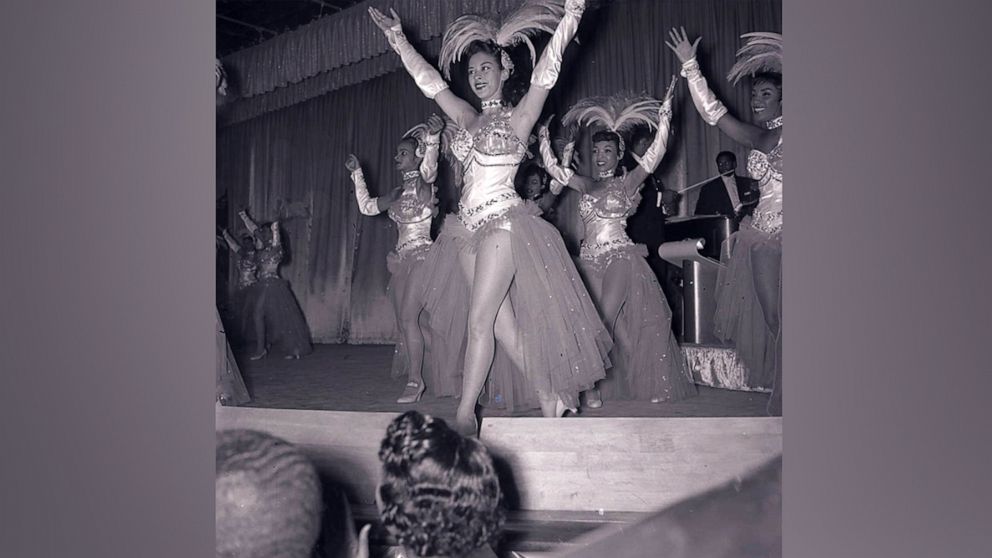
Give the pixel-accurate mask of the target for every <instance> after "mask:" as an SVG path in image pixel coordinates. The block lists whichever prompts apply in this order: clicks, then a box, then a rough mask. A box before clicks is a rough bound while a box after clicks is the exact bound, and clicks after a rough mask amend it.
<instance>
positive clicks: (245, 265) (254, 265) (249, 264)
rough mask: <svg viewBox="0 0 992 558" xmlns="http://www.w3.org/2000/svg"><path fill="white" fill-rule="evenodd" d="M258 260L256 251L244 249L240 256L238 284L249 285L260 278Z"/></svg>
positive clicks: (241, 285)
mask: <svg viewBox="0 0 992 558" xmlns="http://www.w3.org/2000/svg"><path fill="white" fill-rule="evenodd" d="M257 274H258V262H257V261H256V260H255V252H254V251H243V252H242V253H241V257H239V258H238V286H239V287H249V286H251V285H254V284H255V281H256V280H257V279H258V277H257V276H256V275H257Z"/></svg>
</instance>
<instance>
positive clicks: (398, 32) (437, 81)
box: [369, 7, 478, 128]
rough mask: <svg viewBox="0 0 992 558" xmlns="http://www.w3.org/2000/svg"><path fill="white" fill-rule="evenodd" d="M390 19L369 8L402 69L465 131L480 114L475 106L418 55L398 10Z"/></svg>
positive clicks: (393, 11)
mask: <svg viewBox="0 0 992 558" xmlns="http://www.w3.org/2000/svg"><path fill="white" fill-rule="evenodd" d="M389 13H390V14H391V15H390V16H387V15H386V14H384V13H382V12H380V11H379V10H377V9H376V8H372V7H370V8H369V15H370V16H371V17H372V21H373V22H375V24H376V25H377V26H379V29H382V32H383V33H384V34H385V35H386V40H387V41H389V46H390V47H392V49H393V50H394V51H395V52H396V54H398V55H400V60H402V61H403V67H404V68H406V71H407V73H408V74H410V76H411V77H412V78H413V80H414V81H415V82H416V83H417V87H419V88H420V90H421V91H422V92H423V93H424V95H425V96H426V97H427V98H428V99H431V100H433V101H434V102H436V103H437V105H438V106H439V107H441V110H442V111H444V113H445V114H447V115H448V118H450V119H452V120H454V121H455V123H457V124H458V125H459V126H461V127H463V128H466V127H468V126H469V125H470V124H471V123H472V122H474V120H475V118H476V116H477V115H478V113H476V112H475V109H474V108H472V105H470V104H468V103H467V102H465V101H464V100H462V99H459V98H458V97H457V96H456V95H455V94H454V93H452V92H451V89H450V88H449V87H448V83H447V82H445V81H444V78H443V77H441V73H440V72H438V71H437V68H435V67H434V66H432V65H431V64H430V63H429V62H427V60H424V57H423V56H421V55H420V53H419V52H417V49H415V48H413V45H411V44H410V41H408V40H407V38H406V35H404V34H403V26H402V24H401V23H400V16H399V15H398V14H397V13H396V11H395V10H393V9H392V8H390V10H389Z"/></svg>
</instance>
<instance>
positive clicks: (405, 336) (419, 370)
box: [345, 115, 454, 403]
mask: <svg viewBox="0 0 992 558" xmlns="http://www.w3.org/2000/svg"><path fill="white" fill-rule="evenodd" d="M443 129H444V120H442V119H441V118H440V117H439V116H436V115H434V116H431V117H430V118H429V119H428V120H427V123H426V124H420V125H418V126H415V127H414V128H412V129H411V130H409V131H408V132H407V133H406V134H404V135H403V137H402V138H401V139H400V141H399V143H398V144H397V145H396V155H395V156H394V157H393V160H394V161H395V162H396V170H397V171H399V173H400V174H401V175H402V184H401V186H400V187H398V188H396V189H394V190H392V191H391V192H388V193H386V194H384V195H382V196H379V197H376V198H373V197H371V196H370V195H369V191H368V187H367V186H366V184H365V176H364V174H363V173H362V168H361V166H360V165H359V162H358V158H357V157H355V156H354V155H349V156H348V160H347V162H346V163H345V167H346V168H347V169H348V171H349V172H351V179H352V181H353V182H354V183H355V197H356V198H357V200H358V209H359V211H361V213H362V214H363V215H370V216H371V215H378V214H380V213H382V212H387V213H388V215H389V218H390V219H391V220H392V221H393V222H394V223H396V227H397V229H398V232H399V236H398V238H397V240H396V248H395V249H394V250H393V251H392V252H390V253H389V256H387V258H386V266H387V268H388V269H389V273H390V278H389V285H388V286H387V287H386V289H387V291H388V292H389V295H390V299H391V301H392V303H393V308H394V310H395V312H396V322H397V325H398V326H399V330H400V334H401V339H400V342H398V343H397V344H396V345H397V347H396V355H395V356H394V358H393V376H394V377H397V376H402V375H403V374H404V373H405V374H406V377H407V384H406V389H405V390H404V392H403V394H402V395H401V396H400V397H399V399H397V400H396V402H397V403H416V402H417V401H419V400H420V398H421V396H423V394H424V390H425V389H426V387H427V382H425V381H424V375H423V372H424V355H425V352H426V351H425V342H424V339H425V337H426V335H425V333H426V332H424V331H423V329H422V328H421V324H420V316H421V313H422V312H423V310H424V307H425V304H426V303H425V291H426V289H427V285H428V283H429V282H431V277H430V269H429V268H428V267H427V266H425V265H424V259H425V258H426V256H427V253H428V252H429V251H430V249H431V246H432V244H433V242H432V240H431V221H432V220H433V218H434V216H435V215H437V198H436V197H435V196H436V195H437V187H436V186H435V185H434V181H435V180H436V179H437V170H438V154H439V152H440V138H441V132H442V130H443ZM438 341H439V342H440V341H443V340H441V339H438ZM440 348H441V345H440V344H439V345H438V346H433V345H432V347H431V352H432V353H437V352H438V350H439V349H440ZM451 364H452V363H451V362H449V361H446V360H445V359H444V358H438V359H436V362H435V363H434V364H433V365H432V366H430V367H429V369H430V370H431V372H432V373H433V374H434V376H435V377H432V380H434V379H436V380H438V381H432V382H430V383H431V384H432V386H431V389H432V391H434V393H435V394H437V395H442V394H444V395H454V393H452V392H450V391H448V390H450V388H451V386H447V389H448V390H446V389H445V386H440V385H438V384H450V383H452V382H451V381H449V382H444V381H443V380H442V379H441V378H440V375H441V374H443V373H444V372H445V369H444V367H448V368H450V367H451Z"/></svg>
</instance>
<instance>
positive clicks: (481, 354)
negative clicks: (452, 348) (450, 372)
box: [455, 231, 515, 432]
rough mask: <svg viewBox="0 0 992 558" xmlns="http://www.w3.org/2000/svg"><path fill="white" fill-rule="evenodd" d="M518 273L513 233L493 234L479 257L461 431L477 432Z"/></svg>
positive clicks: (458, 419) (460, 411)
mask: <svg viewBox="0 0 992 558" xmlns="http://www.w3.org/2000/svg"><path fill="white" fill-rule="evenodd" d="M514 272H515V270H514V268H513V257H512V254H511V253H510V233H509V232H508V231H497V232H494V233H491V234H490V235H489V236H488V237H487V238H486V239H485V240H483V241H482V244H481V246H479V249H478V252H477V254H476V256H475V272H474V274H473V277H472V279H473V283H472V298H471V302H470V305H469V315H468V345H467V346H466V349H465V371H464V377H463V379H462V399H461V401H460V402H459V404H458V411H457V413H456V415H455V422H456V424H457V425H458V429H459V431H462V432H469V431H473V432H474V431H475V428H476V422H475V421H476V418H475V406H476V404H477V402H478V400H479V394H481V393H482V388H483V387H484V386H485V383H486V378H487V376H488V375H489V368H490V367H491V366H492V363H493V354H494V351H495V346H496V334H495V326H496V316H497V314H498V313H499V309H500V306H501V305H502V304H503V301H504V300H505V299H506V297H507V293H508V292H509V290H510V283H511V282H512V281H513V274H514Z"/></svg>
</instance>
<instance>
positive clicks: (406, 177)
mask: <svg viewBox="0 0 992 558" xmlns="http://www.w3.org/2000/svg"><path fill="white" fill-rule="evenodd" d="M419 177H420V171H417V170H411V171H406V172H404V173H403V182H406V181H407V180H413V179H414V178H419Z"/></svg>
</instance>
